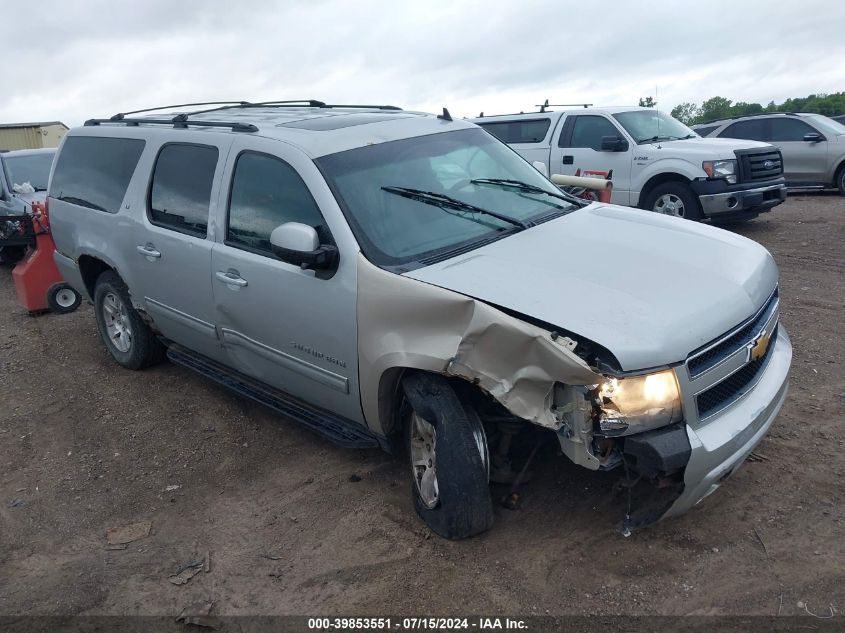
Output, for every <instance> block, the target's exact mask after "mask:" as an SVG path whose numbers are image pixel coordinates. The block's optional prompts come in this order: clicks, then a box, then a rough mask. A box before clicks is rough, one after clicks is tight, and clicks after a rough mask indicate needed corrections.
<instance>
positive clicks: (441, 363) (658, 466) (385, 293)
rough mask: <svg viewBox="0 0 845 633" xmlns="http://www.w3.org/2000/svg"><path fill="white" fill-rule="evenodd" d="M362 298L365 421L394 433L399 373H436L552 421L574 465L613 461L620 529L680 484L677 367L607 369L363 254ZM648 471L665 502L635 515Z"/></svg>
mask: <svg viewBox="0 0 845 633" xmlns="http://www.w3.org/2000/svg"><path fill="white" fill-rule="evenodd" d="M358 296H359V306H358V316H359V332H358V335H359V338H358V344H359V363H360V372H359V376H360V381H361V384H360V388H361V404H362V407H363V410H364V415H365V418H366V420H367V423H368V425H369V426H370V428H371V429H372V430H373V431H375V432H377V433H379V434H381V435H388V434H390V433H391V432H392V431H393V427H394V426H395V423H394V417H393V416H394V411H395V394H396V393H397V392H398V390H397V385H398V381H399V379H400V378H401V374H402V372H403V371H406V370H423V371H429V372H435V373H439V374H442V375H445V376H447V377H453V378H460V379H462V380H464V381H466V382H468V383H470V384H472V385H474V386H475V387H476V388H477V389H478V390H480V392H481V393H483V394H485V395H486V396H487V397H489V398H490V399H492V401H494V402H495V403H497V406H500V407H501V409H502V410H500V413H501V414H504V417H508V416H512V418H511V420H512V421H513V422H515V423H526V422H528V423H531V424H534V425H537V426H539V427H543V428H546V429H550V430H552V431H554V432H555V433H556V434H557V437H558V441H559V443H560V447H561V449H562V451H563V453H564V454H565V455H566V456H567V457H569V459H571V460H572V461H573V462H575V463H576V464H578V465H581V466H584V467H585V468H588V469H591V470H600V469H601V470H609V469H612V468H620V471H621V472H624V474H625V477H624V480H623V484H622V485H623V487H627V489H628V491H629V494H628V498H629V509H628V512H627V513H626V519H625V522H624V525H623V533H630V532H631V531H633V530H634V529H636V528H639V527H643V526H645V525H648V524H649V523H652V522H654V521H655V520H657V519H659V518H660V517H661V516H662V515H663V514H664V513H665V511H666V510H667V509H668V508H669V506H670V505H671V504H672V503H673V502H674V501H675V499H677V497H678V496H679V495H680V494H681V492H682V491H683V473H684V467H685V466H686V462H687V461H688V459H689V453H690V444H689V440H688V439H687V438H686V433H685V427H684V424H683V410H682V407H681V402H680V396H679V387H678V382H677V380H676V378H675V373H674V370H672V369H664V370H662V371H657V372H652V373H649V374H643V375H619V376H611V375H610V374H612V373H618V372H616V370H615V368H614V365H616V364H617V363H616V361H615V359H613V358H612V357H611V356H610V354H609V352H607V350H603V348H600V346H598V345H596V344H594V343H592V342H590V341H586V340H584V341H580V340H579V341H576V340H575V338H574V336H569V335H564V334H561V333H559V332H557V331H554V330H552V329H551V328H549V327H544V326H545V324H542V323H533V322H531V321H530V320H526V319H525V318H520V315H516V314H513V313H510V312H509V311H504V310H502V309H500V308H498V307H496V306H492V305H490V304H488V303H485V302H483V301H480V300H477V299H474V298H472V297H468V296H466V295H463V294H460V293H456V292H454V291H451V290H447V289H444V288H441V287H438V286H435V285H432V284H429V283H425V282H421V281H418V280H415V279H412V278H409V277H405V276H402V275H396V274H394V273H390V272H387V271H384V270H382V269H380V268H378V267H376V266H374V265H372V264H370V263H369V262H368V261H367V260H366V259H364V258H363V257H361V258H360V259H359V265H358ZM397 298H401V299H400V300H397ZM482 417H483V416H482ZM500 417H503V416H500ZM510 430H511V429H508V433H505V434H504V435H505V436H508V435H509V433H510ZM646 481H647V482H649V483H651V484H654V486H652V487H653V488H654V490H656V491H658V493H659V494H658V496H659V497H660V499H661V500H660V501H659V502H657V503H654V502H651V501H649V502H648V503H646V504H644V505H643V506H642V508H641V509H640V510H638V511H637V512H636V513H633V512H632V511H631V508H630V503H631V501H632V499H633V491H632V488H633V487H634V485H635V484H638V483H640V482H646Z"/></svg>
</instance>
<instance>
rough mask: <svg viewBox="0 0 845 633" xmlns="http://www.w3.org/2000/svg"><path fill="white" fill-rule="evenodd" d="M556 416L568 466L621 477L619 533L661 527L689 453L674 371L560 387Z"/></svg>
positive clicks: (681, 483)
mask: <svg viewBox="0 0 845 633" xmlns="http://www.w3.org/2000/svg"><path fill="white" fill-rule="evenodd" d="M553 410H554V413H555V415H556V416H557V417H558V419H559V420H560V422H561V427H560V429H559V430H558V439H559V441H560V447H561V450H562V451H563V453H564V454H565V455H566V456H567V457H569V459H571V460H572V461H573V462H575V463H576V464H579V465H581V466H584V467H586V468H590V469H593V470H610V469H616V468H619V469H620V470H621V471H622V472H623V473H624V478H623V479H622V480H620V481H619V482H618V486H619V488H620V489H623V490H624V491H625V492H626V496H627V510H626V513H625V519H624V520H623V522H622V523H621V524H620V526H619V530H620V532H621V533H622V534H624V535H625V536H629V535H630V534H632V533H633V532H634V531H635V530H637V529H639V528H642V527H645V526H647V525H650V524H651V523H654V522H655V521H657V520H659V519H660V518H661V517H662V516H663V515H664V514H665V513H666V511H667V510H668V509H669V508H670V507H671V506H672V504H673V503H674V502H675V501H676V500H677V499H678V498H679V497H680V495H681V493H682V492H683V490H684V471H685V468H686V465H687V463H688V462H689V458H690V455H691V451H692V449H691V446H690V442H689V438H688V437H687V432H686V425H685V424H684V421H683V409H682V406H681V398H680V392H679V388H678V383H677V380H676V378H675V373H674V370H672V369H666V370H663V371H660V372H656V373H649V374H642V375H638V376H627V377H624V378H617V377H608V378H607V379H606V380H605V381H604V382H602V383H600V384H598V385H589V386H584V387H581V386H570V385H558V386H557V389H556V391H555V403H554V409H553ZM639 484H645V485H639ZM635 501H636V503H635ZM635 506H636V507H635Z"/></svg>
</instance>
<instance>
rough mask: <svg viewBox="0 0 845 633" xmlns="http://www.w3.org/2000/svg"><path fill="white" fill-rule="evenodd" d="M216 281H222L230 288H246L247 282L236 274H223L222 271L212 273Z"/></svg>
mask: <svg viewBox="0 0 845 633" xmlns="http://www.w3.org/2000/svg"><path fill="white" fill-rule="evenodd" d="M214 274H215V276H216V277H217V279H219V280H220V281H222V282H223V283H224V284H230V285H232V286H241V287H243V286H246V285H247V280H246V279H244V278H243V277H241V276H240V275H238V273H233V272H226V273H224V272H223V271H222V270H218V271H217V272H216V273H214Z"/></svg>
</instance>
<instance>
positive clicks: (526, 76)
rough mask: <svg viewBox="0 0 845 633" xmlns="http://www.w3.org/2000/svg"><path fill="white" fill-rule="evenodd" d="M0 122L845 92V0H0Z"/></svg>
mask: <svg viewBox="0 0 845 633" xmlns="http://www.w3.org/2000/svg"><path fill="white" fill-rule="evenodd" d="M2 6H3V10H2V18H0V20H2V21H1V22H0V24H2V25H3V28H2V50H3V61H4V63H3V69H4V73H3V77H4V85H3V87H2V88H1V89H0V122H19V121H35V120H54V119H58V120H62V121H64V122H65V123H67V124H69V125H78V124H80V123H81V122H82V121H83V120H84V119H86V118H88V117H92V116H107V115H111V114H113V113H115V112H117V111H125V110H132V109H136V108H141V107H144V106H154V105H165V104H170V103H182V102H190V101H205V100H222V99H245V100H251V101H256V100H270V99H292V98H314V99H321V100H323V101H329V102H334V103H391V104H395V105H399V106H402V107H404V108H410V109H420V110H427V111H439V110H440V108H441V107H443V106H444V105H445V106H448V107H449V109H450V111H451V112H452V114H453V116H476V115H477V114H478V113H479V112H480V111H482V110H483V111H484V112H485V113H487V114H492V113H497V112H514V111H519V110H523V109H532V107H533V105H534V104H537V103H541V102H542V101H543V100H544V99H549V100H550V101H551V102H552V103H576V102H585V101H586V102H590V103H595V104H597V105H627V104H634V105H635V104H636V102H637V99H638V98H639V97H641V96H646V95H653V94H654V93H655V89H656V90H657V100H658V103H659V106H660V107H661V108H666V109H670V108H672V107H673V106H674V105H676V104H678V103H680V102H683V101H694V102H700V101H702V100H703V99H706V98H709V97H711V96H715V95H720V96H724V97H727V98H729V99H732V100H734V101H750V102H751V101H757V102H761V103H763V104H765V103H767V102H768V101H770V100H774V101H776V102H779V101H782V100H784V99H785V98H787V97H796V96H806V95H808V94H812V93H825V92H838V91H842V90H845V2H835V1H833V0H803V1H802V2H786V1H776V2H772V1H771V0H769V1H767V2H754V1H739V2H737V1H736V0H733V1H723V0H710V1H709V2H689V1H687V2H682V1H677V0H637V1H630V2H629V1H625V2H612V1H605V2H591V1H585V0H579V1H570V0H550V1H547V2H533V1H529V0H522V1H520V2H514V1H513V0H508V1H504V2H499V1H497V0H486V1H483V2H475V1H463V0H444V1H441V2H423V1H421V0H417V1H416V2H402V1H401V0H398V1H397V0H393V1H392V2H382V1H377V0H354V1H351V0H347V1H343V0H309V1H304V2H300V1H296V0H278V1H265V2H259V1H255V2H249V1H247V0H204V1H199V0H196V1H194V0H178V1H177V0H134V1H132V2H124V1H123V0H104V1H101V0H87V1H86V0H26V1H20V0H4V1H3V4H2Z"/></svg>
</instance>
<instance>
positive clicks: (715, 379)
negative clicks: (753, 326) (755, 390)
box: [690, 309, 780, 396]
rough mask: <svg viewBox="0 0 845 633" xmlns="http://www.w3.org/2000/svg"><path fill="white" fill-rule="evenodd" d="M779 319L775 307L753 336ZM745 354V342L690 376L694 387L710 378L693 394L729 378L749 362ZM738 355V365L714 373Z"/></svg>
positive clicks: (746, 352) (776, 322) (778, 313)
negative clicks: (723, 371)
mask: <svg viewBox="0 0 845 633" xmlns="http://www.w3.org/2000/svg"><path fill="white" fill-rule="evenodd" d="M779 321H780V311H779V310H777V309H776V310H774V311H773V312H772V314H771V315H770V316H769V318H768V319H767V320H766V322H765V323H763V324H762V325H761V326H760V327H759V328H758V329H757V330H755V332H754V336H755V337H756V336H757V335H758V334H759V333H760V332H762V331H763V330H768V329H769V326H774V325H777V324H778V322H779ZM752 340H753V339H752ZM747 354H748V345H747V344H746V345H742V346H741V347H739V348H737V349H736V350H734V352H733V353H731V354H730V355H729V356H726V357H725V358H724V359H722V360H720V361H719V362H718V363H716V364H715V365H713V366H712V367H710V368H709V369H707V370H705V371H704V372H703V373H701V374H698V375H696V377H695V378H691V379H690V384H691V385H693V386H694V387H696V388H698V387H697V386H698V384H699V383H700V382H701V381H703V380H704V379H707V378H710V379H711V380H710V381H709V382H708V383H707V384H706V385H705V386H703V387H701V388H700V389H698V391H695V392H694V394H693V395H695V396H697V395H698V394H700V393H702V392H703V391H707V390H708V389H710V387H715V386H716V385H718V384H719V383H720V382H722V381H723V380H726V379H727V378H730V377H731V376H732V375H733V374H735V373H736V372H738V371H739V370H740V369H742V368H743V367H745V366H746V365H747V364H748V363H749V362H750V361H749V360H748V358H747V357H746V356H747ZM739 356H742V361H741V362H740V364H739V365H738V366H736V367H734V368H732V369H731V368H730V367H728V368H727V369H728V370H729V371H728V373H727V374H723V373H721V372H720V373H718V374H714V372H715V370H716V369H718V368H720V367H721V368H723V369H725V365H727V364H728V363H729V361H735V360H736V358H737V357H739Z"/></svg>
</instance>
